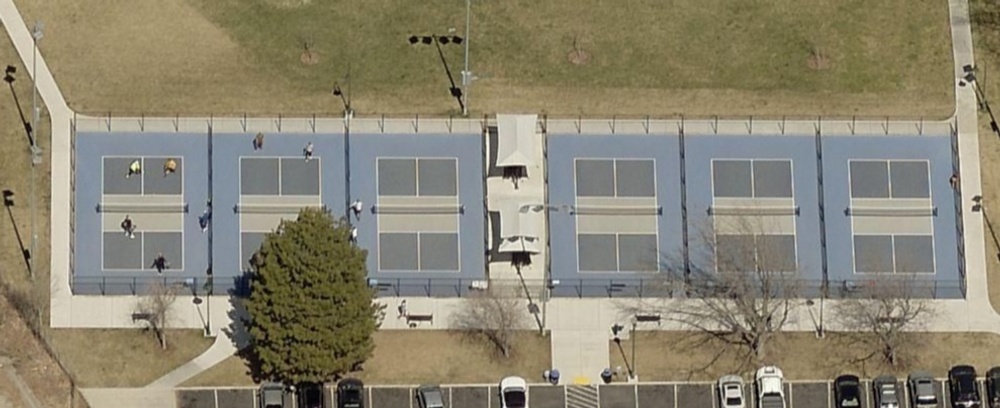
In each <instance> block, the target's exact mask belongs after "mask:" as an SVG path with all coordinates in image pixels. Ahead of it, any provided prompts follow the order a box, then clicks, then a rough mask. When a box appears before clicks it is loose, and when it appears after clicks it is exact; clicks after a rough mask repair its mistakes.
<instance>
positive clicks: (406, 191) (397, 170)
mask: <svg viewBox="0 0 1000 408" xmlns="http://www.w3.org/2000/svg"><path fill="white" fill-rule="evenodd" d="M377 161H378V169H377V170H376V171H378V181H377V185H378V195H380V196H415V195H417V161H416V160H415V159H390V158H381V157H379V158H378V159H377Z"/></svg>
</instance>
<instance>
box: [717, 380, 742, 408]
mask: <svg viewBox="0 0 1000 408" xmlns="http://www.w3.org/2000/svg"><path fill="white" fill-rule="evenodd" d="M719 401H720V402H721V403H722V404H721V408H746V398H745V397H744V395H743V378H740V376H738V375H724V376H722V378H719Z"/></svg>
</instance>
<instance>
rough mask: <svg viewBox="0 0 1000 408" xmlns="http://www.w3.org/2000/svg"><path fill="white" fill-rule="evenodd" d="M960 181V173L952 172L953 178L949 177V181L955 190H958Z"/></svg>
mask: <svg viewBox="0 0 1000 408" xmlns="http://www.w3.org/2000/svg"><path fill="white" fill-rule="evenodd" d="M959 181H961V180H960V179H959V178H958V173H954V174H952V175H951V178H950V179H948V183H949V184H951V188H952V189H954V190H958V183H959Z"/></svg>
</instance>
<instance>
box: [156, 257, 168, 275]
mask: <svg viewBox="0 0 1000 408" xmlns="http://www.w3.org/2000/svg"><path fill="white" fill-rule="evenodd" d="M169 266H170V264H168V263H167V258H166V257H164V256H163V252H159V253H157V254H156V259H154V260H153V267H154V268H156V273H158V274H161V275H162V274H163V270H164V269H167V268H168V267H169Z"/></svg>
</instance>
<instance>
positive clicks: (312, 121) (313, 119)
mask: <svg viewBox="0 0 1000 408" xmlns="http://www.w3.org/2000/svg"><path fill="white" fill-rule="evenodd" d="M309 128H311V129H312V131H313V133H316V114H315V113H314V114H312V120H311V121H309Z"/></svg>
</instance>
